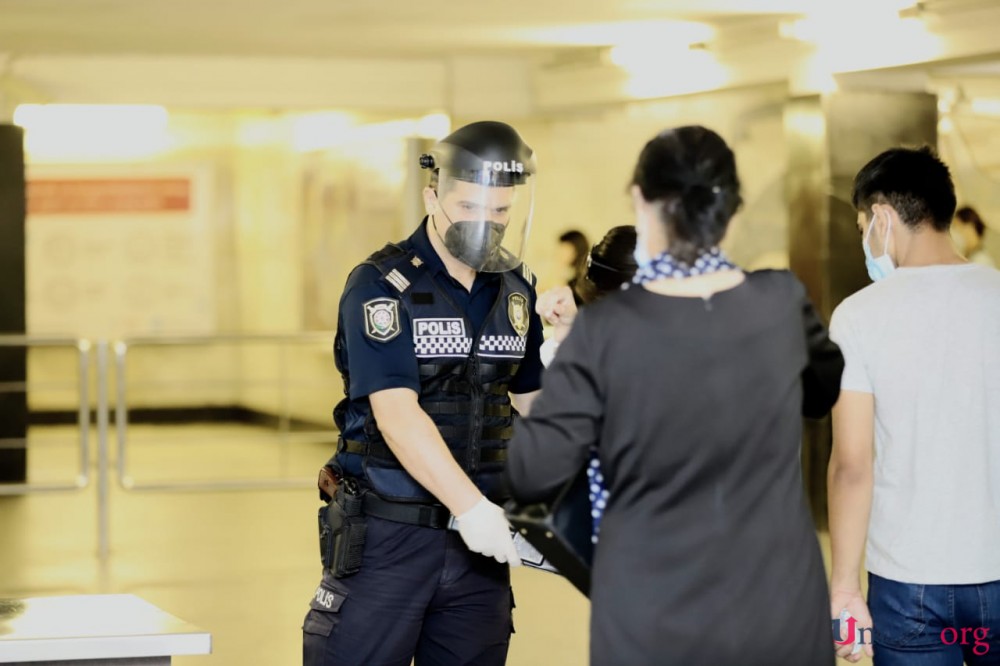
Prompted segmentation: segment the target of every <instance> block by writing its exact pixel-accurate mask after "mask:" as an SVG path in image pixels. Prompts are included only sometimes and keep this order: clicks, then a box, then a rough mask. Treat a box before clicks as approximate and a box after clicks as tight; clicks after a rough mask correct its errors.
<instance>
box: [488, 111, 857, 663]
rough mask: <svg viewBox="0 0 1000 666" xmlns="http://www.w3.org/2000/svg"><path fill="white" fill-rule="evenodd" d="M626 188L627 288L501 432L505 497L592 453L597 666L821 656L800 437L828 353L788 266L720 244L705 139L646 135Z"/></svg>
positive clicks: (725, 221) (583, 323) (725, 177)
mask: <svg viewBox="0 0 1000 666" xmlns="http://www.w3.org/2000/svg"><path fill="white" fill-rule="evenodd" d="M630 192H631V196H632V202H633V207H634V210H635V215H636V222H635V225H636V232H637V242H636V248H635V259H636V264H637V267H638V269H637V272H636V275H635V278H634V279H633V282H634V284H633V285H632V286H631V288H629V289H627V290H624V291H621V292H618V293H613V294H609V295H607V296H605V297H603V298H601V299H600V300H599V301H597V302H595V303H592V304H590V305H588V306H587V307H585V308H583V309H582V310H581V311H580V313H579V314H578V315H577V316H576V319H575V321H574V322H573V326H572V328H571V329H570V331H569V334H568V335H567V336H566V339H565V340H564V341H563V342H562V344H561V345H560V348H559V352H558V354H557V355H556V357H555V360H554V361H553V362H552V365H551V366H549V367H548V368H547V369H546V371H545V376H544V388H543V390H542V392H541V394H540V395H539V396H538V398H536V400H535V403H534V405H533V408H532V411H531V414H529V415H528V416H527V417H525V418H524V419H522V420H521V421H519V422H518V424H517V427H516V428H515V433H514V438H513V440H512V441H511V446H510V453H509V460H508V468H507V473H508V476H509V479H510V483H511V491H512V494H513V496H514V499H515V500H516V501H518V502H519V503H522V504H530V503H533V502H546V501H550V500H551V498H552V495H553V494H554V493H555V492H557V491H558V489H560V488H561V487H562V486H563V485H564V484H565V483H566V482H568V481H569V480H570V479H573V478H575V477H576V476H577V475H578V474H579V473H580V471H581V470H583V469H584V466H585V465H587V464H588V456H589V453H590V451H591V449H592V447H597V450H598V452H599V455H600V464H601V469H602V470H604V472H605V478H606V480H607V483H608V489H609V491H610V500H609V502H608V506H607V510H606V511H605V513H604V517H603V519H602V521H601V535H600V540H599V541H598V542H597V545H596V549H595V557H594V567H593V574H592V587H591V608H592V611H591V631H590V637H591V643H590V663H591V664H592V665H593V666H606V665H617V664H628V665H629V666H653V665H657V666H659V665H660V664H684V665H685V666H691V665H698V664H705V665H709V664H710V665H712V666H718V665H720V664H747V665H754V666H763V665H765V664H767V665H770V664H781V665H786V664H787V665H789V666H791V665H795V666H820V665H822V664H827V665H832V664H833V662H834V651H833V648H832V644H831V637H832V632H831V622H830V617H829V594H828V590H827V585H826V575H825V573H824V568H823V559H822V555H821V553H820V548H819V541H818V539H817V536H816V531H815V526H814V525H813V521H812V516H811V514H810V510H809V507H808V504H807V502H806V498H805V493H804V489H803V485H802V472H801V462H800V446H801V439H802V415H803V414H805V415H806V416H809V417H822V416H824V415H825V414H827V413H828V411H829V409H830V407H831V406H832V405H833V404H834V402H836V399H837V394H838V392H839V385H840V373H841V370H842V368H843V359H842V358H841V355H840V352H839V350H838V349H837V347H836V345H834V344H833V343H832V342H831V341H830V340H829V338H828V336H827V333H826V328H825V327H824V326H823V324H822V323H821V322H820V320H819V318H818V317H817V316H816V313H815V311H814V310H813V307H812V306H811V305H810V303H809V300H808V298H807V296H806V291H805V288H804V287H803V286H802V284H801V283H799V281H798V280H797V279H796V278H795V277H794V276H793V275H792V274H791V273H788V272H781V271H764V272H759V273H749V274H748V273H744V272H743V271H742V270H740V269H739V268H738V267H737V266H735V265H734V264H733V263H732V262H730V261H729V260H728V259H727V258H726V256H725V254H724V253H723V252H722V251H721V249H720V248H719V243H720V242H721V241H722V238H723V236H724V235H725V233H726V229H727V227H728V225H729V222H730V220H731V219H732V217H733V215H734V213H735V212H736V210H737V208H738V207H739V205H740V203H741V197H740V183H739V179H738V177H737V173H736V160H735V157H734V155H733V153H732V151H731V150H730V149H729V147H728V146H727V145H726V143H725V141H723V139H722V138H721V137H720V136H719V135H718V134H716V133H715V132H713V131H711V130H709V129H706V128H704V127H697V126H694V127H680V128H677V129H672V130H667V131H665V132H663V133H661V134H659V135H658V136H656V137H654V138H653V139H652V140H651V141H649V143H647V144H646V146H645V148H643V150H642V153H641V154H640V155H639V159H638V163H637V164H636V166H635V171H634V174H633V178H632V185H631V188H630Z"/></svg>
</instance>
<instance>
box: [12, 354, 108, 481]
mask: <svg viewBox="0 0 1000 666" xmlns="http://www.w3.org/2000/svg"><path fill="white" fill-rule="evenodd" d="M91 346H92V345H91V342H90V340H86V339H83V338H70V337H43V336H32V335H0V347H25V348H31V347H68V348H74V349H76V351H77V363H78V365H77V395H78V397H79V400H78V405H77V425H78V427H79V430H80V432H79V440H78V451H79V458H78V461H79V472H78V473H77V476H76V480H75V481H74V482H72V483H6V484H0V495H22V494H24V493H29V492H53V491H68V490H82V489H83V488H86V487H87V486H88V485H89V484H90V402H89V396H88V391H89V388H90V350H91ZM8 384H23V386H19V387H18V388H17V390H24V391H27V390H30V389H31V388H36V387H37V386H38V384H35V383H32V382H10V383H8ZM45 386H48V383H46V384H45ZM12 390H14V389H12V388H10V387H9V386H6V385H5V386H3V387H2V388H0V392H11V391H12ZM17 440H18V441H21V442H24V443H25V444H27V440H26V438H17Z"/></svg>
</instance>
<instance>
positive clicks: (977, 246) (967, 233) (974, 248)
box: [951, 206, 996, 268]
mask: <svg viewBox="0 0 1000 666" xmlns="http://www.w3.org/2000/svg"><path fill="white" fill-rule="evenodd" d="M951 228H952V231H953V233H952V238H954V239H955V242H956V244H957V245H958V251H959V252H960V253H961V254H962V256H964V257H965V258H966V259H968V260H969V261H971V262H972V263H974V264H982V265H983V266H989V267H990V268H996V264H995V263H994V262H993V258H992V257H990V255H989V254H988V253H987V252H986V248H985V247H983V236H984V235H985V234H986V224H985V223H984V222H983V218H981V217H979V213H977V212H976V209H975V208H972V207H971V206H963V207H962V208H959V209H958V210H957V211H955V219H954V220H952V223H951Z"/></svg>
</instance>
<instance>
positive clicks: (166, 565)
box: [0, 426, 828, 666]
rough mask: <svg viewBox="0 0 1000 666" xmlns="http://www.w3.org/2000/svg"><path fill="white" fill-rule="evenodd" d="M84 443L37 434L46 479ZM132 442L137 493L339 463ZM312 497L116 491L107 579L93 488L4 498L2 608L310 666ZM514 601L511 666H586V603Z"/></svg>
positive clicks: (175, 431)
mask: <svg viewBox="0 0 1000 666" xmlns="http://www.w3.org/2000/svg"><path fill="white" fill-rule="evenodd" d="M72 436H73V432H72V430H71V429H62V428H45V429H37V430H35V431H33V432H32V443H31V453H30V465H31V475H32V478H33V479H34V480H36V481H53V480H55V479H56V478H59V476H60V475H61V476H62V478H67V477H69V476H71V475H72V474H73V464H74V461H75V458H74V455H75V454H74V453H73V450H72V443H71V438H72ZM130 436H131V441H132V442H133V443H132V444H131V445H130V446H131V448H130V451H129V469H130V472H131V473H132V475H133V476H134V477H135V478H136V480H137V481H143V480H165V479H173V480H180V479H185V480H194V479H207V478H213V477H214V478H228V479H231V478H250V477H254V478H260V477H263V476H270V475H273V476H278V475H283V476H285V477H303V478H308V479H311V478H312V477H313V476H314V472H315V469H316V468H317V467H318V465H320V464H322V463H323V462H324V461H325V460H326V457H327V455H328V446H327V445H321V444H301V443H300V444H294V445H289V447H288V449H287V450H286V453H285V454H281V453H280V450H281V449H280V447H279V446H277V445H276V444H275V443H274V441H273V440H272V439H271V437H272V434H271V433H269V432H268V431H265V430H261V429H256V428H250V427H238V426H192V427H181V428H178V427H174V428H166V429H153V428H151V427H134V428H133V429H132V431H131V433H130ZM154 440H155V441H154ZM279 470H280V472H279ZM310 484H311V481H310V482H307V483H305V484H304V485H303V486H302V488H301V489H297V490H257V491H213V492H190V491H187V492H165V491H156V492H154V491H134V490H133V491H124V490H122V489H120V488H119V487H117V485H116V484H113V485H112V489H111V496H110V502H111V513H110V516H111V523H110V527H111V530H110V536H111V546H112V549H111V557H110V560H109V562H108V566H107V568H106V569H104V570H102V568H101V567H100V566H99V562H98V559H97V556H96V554H97V537H96V524H97V523H96V517H97V512H96V506H97V503H96V493H95V491H94V488H93V487H91V488H89V489H87V490H85V491H83V492H79V493H58V494H57V493H51V494H33V495H29V496H24V497H0V535H2V547H0V597H20V596H24V597H26V596H47V595H56V594H87V593H98V592H123V593H132V594H136V595H139V596H141V597H143V598H144V599H146V600H148V601H150V602H151V603H153V604H156V605H157V606H159V607H161V608H163V609H164V610H166V611H168V612H170V613H172V614H174V615H176V616H178V617H180V618H182V619H184V620H187V621H189V622H191V623H193V624H196V625H198V626H200V627H202V628H204V629H206V630H207V631H209V632H211V634H212V637H213V646H214V649H213V655H212V656H211V657H180V658H177V659H175V660H174V663H175V664H177V665H178V666H195V665H197V664H216V665H218V666H237V665H244V664H247V665H250V664H252V665H258V664H259V665H262V666H294V665H296V664H299V663H301V647H300V646H301V633H300V627H301V623H302V618H303V616H304V614H305V610H306V607H307V605H308V602H309V599H310V597H311V596H312V593H313V591H314V590H315V587H316V583H317V581H318V579H319V575H320V570H319V564H318V552H317V545H316V534H315V531H316V527H315V524H316V507H317V502H318V500H317V498H316V494H315V490H314V488H313V487H312V486H311V485H310ZM824 541H825V539H824ZM824 551H825V552H828V548H827V547H826V545H825V544H824ZM514 591H515V595H516V596H517V602H518V608H517V611H516V613H515V618H514V619H515V625H516V628H517V634H516V636H515V638H514V641H513V643H512V646H511V652H510V658H509V660H508V664H510V666H552V665H560V666H561V665H564V664H565V665H574V666H575V665H584V664H586V663H587V656H586V655H587V620H588V604H587V602H586V599H584V598H583V597H582V596H581V595H580V594H579V593H577V592H576V590H575V589H574V588H572V587H571V586H570V585H569V584H568V583H566V582H565V581H563V580H562V579H561V578H559V577H557V576H554V575H551V574H547V573H543V572H538V571H531V570H524V569H519V570H516V571H515V572H514ZM720 666H723V665H720ZM734 666H737V665H734Z"/></svg>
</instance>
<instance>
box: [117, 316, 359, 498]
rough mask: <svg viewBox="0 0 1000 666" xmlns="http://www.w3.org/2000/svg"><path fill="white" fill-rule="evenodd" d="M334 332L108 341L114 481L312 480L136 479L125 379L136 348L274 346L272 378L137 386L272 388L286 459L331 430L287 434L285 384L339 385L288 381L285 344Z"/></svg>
mask: <svg viewBox="0 0 1000 666" xmlns="http://www.w3.org/2000/svg"><path fill="white" fill-rule="evenodd" d="M333 336H334V333H333V332H332V331H330V332H316V333H295V334H246V335H221V336H220V335H194V336H155V337H133V338H128V339H125V340H119V341H117V342H115V343H114V355H115V369H116V371H115V379H116V392H117V395H116V400H115V431H116V435H117V440H118V449H117V475H118V482H119V484H120V485H121V487H122V488H123V489H125V490H161V491H162V490H185V491H201V490H207V491H215V490H255V489H267V488H275V489H280V488H302V487H310V486H312V485H313V484H315V478H314V477H308V478H305V477H303V478H288V477H284V476H279V477H270V478H254V479H223V478H214V479H207V480H200V481H180V480H171V481H157V482H140V481H137V480H136V479H135V478H134V477H133V476H132V474H131V473H130V470H129V466H128V461H129V432H130V422H129V411H130V409H129V393H130V390H129V389H130V384H129V379H128V363H129V356H130V353H132V352H133V351H134V350H136V349H140V348H168V347H172V348H178V347H195V348H197V347H218V346H222V345H230V346H247V345H276V346H277V349H278V374H277V376H276V377H273V378H268V379H264V380H255V381H247V380H245V379H243V378H231V379H213V380H209V381H200V382H192V381H190V380H189V379H184V380H176V381H164V380H160V381H143V382H142V383H141V386H142V388H144V389H149V388H157V387H159V388H167V387H174V388H176V387H178V386H182V387H188V388H199V387H201V388H206V387H208V388H219V387H242V388H247V387H255V388H261V387H276V388H277V390H278V414H277V422H278V427H277V435H278V436H277V440H278V442H279V444H280V445H281V446H282V449H281V453H282V456H283V457H282V459H283V460H287V447H288V446H289V445H290V444H292V443H315V442H325V441H330V440H331V439H334V438H335V436H336V435H335V433H334V432H333V431H332V429H329V428H328V429H324V430H316V431H312V432H293V431H292V430H291V427H290V426H291V423H292V416H291V412H290V402H289V388H291V387H293V386H294V387H296V388H308V387H320V388H327V389H329V388H334V387H336V388H337V389H338V390H339V386H338V385H337V384H335V383H334V382H313V383H309V382H303V381H295V382H292V381H291V380H290V378H289V373H288V354H287V352H288V347H289V346H290V345H302V344H315V343H318V342H322V343H326V344H330V343H331V342H332V340H333Z"/></svg>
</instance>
